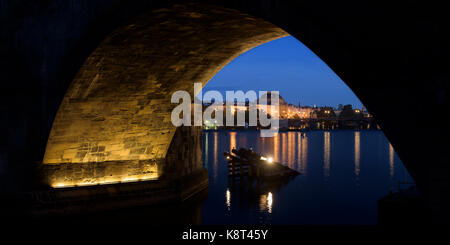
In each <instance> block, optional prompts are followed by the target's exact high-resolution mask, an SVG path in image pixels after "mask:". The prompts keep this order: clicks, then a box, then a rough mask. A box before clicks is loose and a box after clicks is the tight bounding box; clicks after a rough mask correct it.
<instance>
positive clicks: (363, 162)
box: [201, 130, 412, 224]
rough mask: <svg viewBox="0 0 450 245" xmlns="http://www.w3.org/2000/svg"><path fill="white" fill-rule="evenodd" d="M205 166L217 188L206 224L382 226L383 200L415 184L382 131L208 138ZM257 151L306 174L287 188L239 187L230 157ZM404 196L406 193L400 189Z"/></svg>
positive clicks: (207, 205)
mask: <svg viewBox="0 0 450 245" xmlns="http://www.w3.org/2000/svg"><path fill="white" fill-rule="evenodd" d="M203 137H204V139H203V146H204V150H203V163H204V166H205V167H206V168H207V169H208V172H209V179H210V187H209V191H208V196H207V198H206V200H205V201H204V202H203V204H202V207H201V223H202V224H376V223H377V200H378V199H379V198H381V197H383V196H385V195H387V194H388V193H389V191H390V190H392V191H395V190H397V189H398V188H399V187H398V183H399V182H412V180H411V177H410V176H409V175H408V173H407V171H406V170H405V168H404V167H403V164H402V162H401V161H400V159H399V158H398V157H397V154H396V153H395V151H394V149H393V148H392V146H391V145H390V143H389V141H388V140H387V139H386V137H385V136H384V134H383V133H382V132H381V131H353V130H338V131H330V132H326V131H325V132H324V131H312V132H307V133H306V136H305V137H302V136H301V135H300V133H298V132H281V133H279V134H278V136H276V137H274V138H261V137H259V132H258V131H207V132H204V134H203ZM239 147H247V148H250V147H252V148H253V150H254V151H256V152H258V153H261V154H262V155H266V156H272V157H273V158H274V160H275V161H278V162H281V163H283V164H285V165H288V166H289V167H291V168H293V169H296V170H298V171H299V172H300V173H301V175H299V176H297V177H295V178H294V179H292V180H290V181H287V182H280V181H274V182H271V183H260V184H258V183H255V182H251V181H249V180H246V179H243V180H235V181H233V180H232V179H230V178H229V177H228V176H227V173H228V168H227V162H226V160H225V157H224V156H223V152H224V151H230V149H232V148H239ZM400 187H401V188H403V187H404V186H403V185H402V186H400Z"/></svg>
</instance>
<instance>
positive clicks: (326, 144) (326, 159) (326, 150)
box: [323, 132, 331, 179]
mask: <svg viewBox="0 0 450 245" xmlns="http://www.w3.org/2000/svg"><path fill="white" fill-rule="evenodd" d="M330 151H331V150H330V132H324V133H323V163H324V166H323V171H324V176H325V179H326V178H328V177H329V176H330Z"/></svg>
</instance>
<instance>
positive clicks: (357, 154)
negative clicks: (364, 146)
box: [355, 131, 361, 178]
mask: <svg viewBox="0 0 450 245" xmlns="http://www.w3.org/2000/svg"><path fill="white" fill-rule="evenodd" d="M359 137H360V133H359V131H355V175H356V178H358V176H359V171H360V168H359V158H360V154H361V153H360V152H359V150H360V147H361V145H360V138H359Z"/></svg>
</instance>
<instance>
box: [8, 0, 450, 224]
mask: <svg viewBox="0 0 450 245" xmlns="http://www.w3.org/2000/svg"><path fill="white" fill-rule="evenodd" d="M10 2H11V3H12V2H13V3H14V4H11V3H10ZM175 2H176V3H180V2H186V1H183V0H173V1H166V0H162V1H158V0H155V1H146V0H136V1H121V0H105V1H90V0H80V1H77V3H76V4H75V3H73V2H71V1H64V0H51V1H36V2H33V3H30V1H25V0H24V1H21V0H17V1H9V2H8V1H5V2H4V4H3V5H2V8H4V9H5V11H0V16H1V17H2V20H3V19H6V20H8V24H9V25H7V26H5V28H4V29H3V28H2V29H1V31H0V37H1V43H2V45H3V44H6V45H5V48H3V46H2V49H1V50H0V52H1V53H2V57H6V58H5V59H1V60H0V62H2V63H1V65H0V71H1V72H2V79H4V81H5V82H2V83H0V85H1V89H0V93H2V96H1V100H2V101H1V102H2V103H0V107H1V110H2V111H4V112H5V113H2V115H1V116H2V118H1V119H2V120H1V121H0V123H1V126H2V131H1V133H2V135H1V136H2V138H3V139H5V140H4V141H2V142H0V176H1V178H0V181H1V183H0V184H1V185H0V188H1V189H2V191H3V190H8V191H17V190H22V189H30V188H33V187H34V186H33V184H31V183H30V179H31V177H30V176H33V174H34V173H33V171H30V169H32V167H31V166H32V164H31V163H32V162H34V161H40V160H42V159H43V155H44V151H45V152H46V153H45V157H44V161H43V164H42V166H43V167H44V169H45V168H46V169H47V170H48V171H53V173H52V174H49V175H48V176H49V178H48V179H47V182H48V184H50V185H51V184H55V183H53V181H55V178H59V177H57V176H59V175H60V174H62V175H63V176H64V178H63V180H64V181H66V180H67V181H68V183H69V182H70V183H74V182H78V181H81V182H82V183H93V182H95V181H97V180H93V179H92V178H91V177H86V178H85V177H78V175H77V177H74V176H72V175H71V174H63V173H65V171H64V168H65V167H66V166H70V167H75V166H76V165H75V164H85V165H83V166H101V165H103V164H109V163H112V164H113V165H114V162H116V163H117V162H119V161H120V162H125V163H127V162H128V163H130V164H131V163H133V164H135V163H136V162H139V161H142V162H143V163H145V164H143V165H139V167H130V168H131V169H133V171H134V172H135V173H136V174H135V175H136V176H131V178H140V177H138V175H141V176H142V174H143V173H145V171H147V170H144V169H143V168H142V167H140V166H148V168H147V169H148V172H147V173H149V174H150V176H154V177H156V176H162V175H164V170H163V169H162V168H160V166H161V164H160V163H159V162H161V159H163V158H164V157H165V154H166V153H165V152H167V149H168V144H169V142H170V139H171V137H172V135H174V134H175V131H174V128H172V127H171V126H167V125H170V124H169V123H166V122H167V121H168V117H167V115H168V114H167V111H168V110H170V106H169V103H168V101H167V103H165V102H164V100H165V99H166V100H168V99H169V98H168V96H167V95H168V94H170V93H171V92H173V91H175V90H177V89H187V90H188V91H190V92H192V83H193V82H202V83H205V82H207V81H208V80H209V79H210V78H211V77H212V76H213V75H214V74H215V72H217V71H218V70H219V69H220V68H221V67H223V66H224V65H225V64H226V63H227V62H228V61H230V60H231V59H233V58H234V57H236V56H237V55H239V54H240V53H242V52H244V51H245V50H247V49H249V48H251V47H254V46H256V45H258V44H261V43H263V42H266V41H269V40H272V39H275V38H277V37H281V36H283V35H286V33H284V32H283V31H281V30H280V29H279V28H276V27H274V26H273V25H271V24H268V23H267V22H264V21H261V20H260V19H257V18H254V17H251V16H257V17H260V18H262V19H265V20H268V21H270V22H271V23H274V24H275V25H277V26H279V27H281V28H283V29H284V30H286V31H287V32H289V33H290V34H291V35H293V36H295V37H296V38H298V39H299V40H300V41H302V42H303V43H304V44H305V45H307V46H308V47H309V48H311V50H313V51H314V52H315V53H316V54H317V55H318V56H319V57H320V58H321V59H323V60H324V61H325V62H326V63H327V64H328V65H329V66H330V67H331V68H332V69H333V70H334V71H335V72H336V73H337V74H338V75H339V76H340V77H341V78H342V79H343V80H344V81H345V82H346V83H347V85H349V87H350V88H351V89H352V90H353V91H354V92H355V94H356V95H357V96H358V97H359V98H360V99H361V101H362V102H363V103H364V105H366V106H367V108H368V110H369V111H370V112H371V114H373V115H374V116H375V118H376V119H377V122H378V123H379V124H380V126H381V128H382V129H383V131H384V133H385V134H386V136H387V137H388V139H389V141H390V142H391V143H392V145H393V146H394V147H395V150H396V152H397V153H398V154H399V156H400V158H401V159H402V162H404V164H405V166H406V168H407V169H408V171H409V172H410V174H411V175H412V176H413V178H414V179H415V181H416V183H417V185H418V187H419V188H420V190H421V192H422V194H423V196H424V198H425V200H426V203H427V208H428V209H429V210H430V217H432V221H434V222H438V223H439V222H447V223H448V222H449V221H450V208H449V207H450V198H449V197H450V188H449V186H450V178H449V176H450V167H449V164H448V159H449V154H448V147H447V146H446V144H441V142H442V141H443V139H444V140H445V135H448V131H449V130H448V122H447V121H446V120H440V119H439V118H438V119H437V120H430V117H432V116H436V115H439V116H440V115H445V112H446V111H447V110H448V108H449V105H448V102H449V99H448V98H449V87H448V84H449V80H450V73H449V69H448V57H449V54H450V50H449V45H448V43H449V37H450V34H449V30H450V27H449V24H448V23H450V21H449V16H450V15H449V14H448V9H447V8H443V7H440V6H437V5H432V4H420V5H419V4H418V5H415V4H408V5H405V4H400V3H399V4H397V5H396V4H395V3H390V4H389V5H388V6H386V5H383V4H382V3H372V2H368V3H363V2H361V1H355V2H340V1H330V2H328V3H323V2H317V1H289V2H288V1H251V0H250V1H245V0H242V1H221V0H217V1H216V0H205V1H200V2H208V3H211V4H214V5H215V6H208V5H177V6H176V7H169V6H172V5H171V4H172V3H175ZM161 6H163V7H167V8H165V9H164V8H161ZM219 6H220V7H219ZM223 7H227V8H230V9H234V10H226V9H224V8H223ZM155 9H159V10H156V11H151V10H155ZM8 10H10V11H8ZM142 11H151V12H147V13H143V15H141V16H140V17H137V18H136V19H134V20H131V21H129V22H127V24H125V25H121V26H120V27H119V28H117V26H118V24H119V23H120V24H122V23H124V22H125V20H129V18H131V17H134V16H137V14H138V13H142ZM243 13H248V14H249V15H251V16H249V15H246V14H243ZM80 16H82V18H80ZM399 16H401V18H399ZM206 23H207V24H206ZM111 31H112V33H110V32H111ZM105 37H106V39H105ZM30 40H32V41H30ZM101 40H103V41H102V42H101V43H100V45H99V42H100V41H101ZM93 50H94V51H93ZM92 51H93V52H92ZM83 62H84V64H83V65H82V67H81V69H80V65H81V64H82V63H83ZM76 71H78V73H77V75H76V78H75V79H73V77H74V73H75V72H76ZM70 82H71V85H70V88H69V89H68V90H67V86H68V83H70ZM158 86H159V87H158ZM156 88H157V89H156ZM64 94H65V96H64ZM63 97H64V99H63V102H62V103H61V99H62V98H63ZM60 103H61V105H60ZM58 108H59V110H58ZM56 110H58V113H57V116H56V119H55V120H54V118H55V113H56ZM53 121H54V123H53V127H52V126H51V125H52V122H53ZM114 122H116V123H114ZM50 128H51V133H50V137H49V139H48V141H47V137H48V136H49V131H50ZM153 138H154V139H155V140H153ZM157 142H161V143H157ZM162 142H164V143H162ZM46 143H47V148H46V147H45V144H46ZM44 149H45V150H44ZM166 155H167V154H166ZM88 163H92V164H88ZM71 164H72V165H71ZM95 164H97V165H95ZM77 166H82V165H77ZM121 166H125V165H121ZM94 169H96V168H94ZM119 170H120V169H119ZM119 170H118V172H117V175H118V176H120V175H121V174H120V172H121V170H120V171H119ZM83 171H84V170H83ZM130 172H132V171H130ZM66 173H67V172H66ZM91 173H92V172H91ZM52 176H53V177H52ZM122 177H126V178H129V177H130V176H128V174H127V176H121V177H120V178H122ZM147 177H148V176H147ZM95 178H97V177H94V179H95ZM126 178H125V179H126ZM141 178H142V177H141ZM149 178H151V177H149ZM103 180H104V179H103ZM103 180H99V181H103ZM55 182H56V181H55Z"/></svg>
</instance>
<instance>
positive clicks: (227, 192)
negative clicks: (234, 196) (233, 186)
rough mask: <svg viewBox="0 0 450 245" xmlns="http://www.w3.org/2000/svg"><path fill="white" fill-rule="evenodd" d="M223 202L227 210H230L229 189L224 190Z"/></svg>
mask: <svg viewBox="0 0 450 245" xmlns="http://www.w3.org/2000/svg"><path fill="white" fill-rule="evenodd" d="M225 204H226V205H227V208H228V210H230V206H231V192H230V189H227V191H226V192H225Z"/></svg>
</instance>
